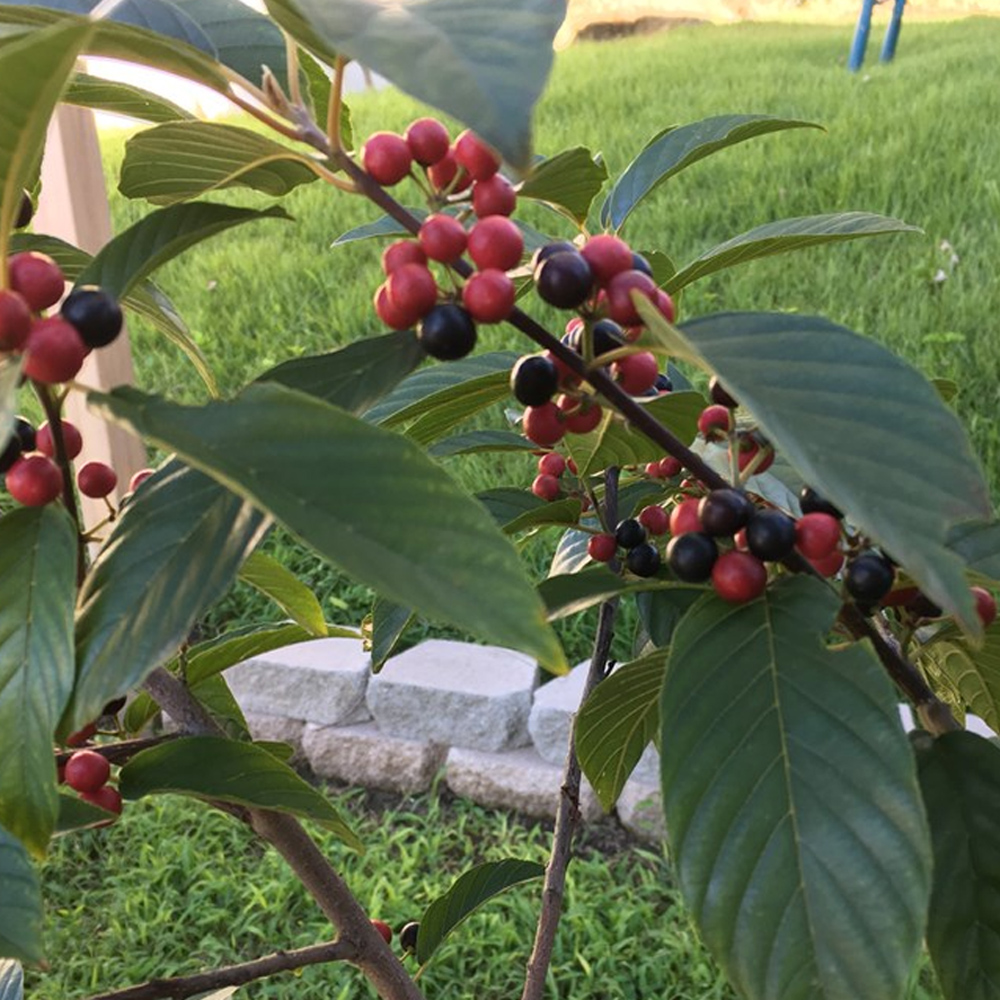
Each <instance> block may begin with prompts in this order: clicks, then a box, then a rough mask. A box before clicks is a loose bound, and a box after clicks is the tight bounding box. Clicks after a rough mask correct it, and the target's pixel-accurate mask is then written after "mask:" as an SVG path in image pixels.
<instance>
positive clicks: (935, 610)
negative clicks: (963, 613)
mask: <svg viewBox="0 0 1000 1000" xmlns="http://www.w3.org/2000/svg"><path fill="white" fill-rule="evenodd" d="M906 610H907V611H909V612H910V614H911V615H913V617H914V618H940V617H941V615H943V614H944V610H943V609H942V607H941V605H940V604H935V603H934V602H933V601H932V600H931V599H930V598H929V597H928V596H927V595H926V594H917V596H916V597H914V598H913V600H912V601H910V602H909V603H908V604H907V605H906Z"/></svg>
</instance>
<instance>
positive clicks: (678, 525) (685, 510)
mask: <svg viewBox="0 0 1000 1000" xmlns="http://www.w3.org/2000/svg"><path fill="white" fill-rule="evenodd" d="M700 503H701V500H700V498H699V497H687V498H686V499H684V500H682V501H681V502H680V503H679V504H678V505H677V506H676V507H675V508H674V509H673V510H672V511H671V512H670V534H671V535H674V536H675V537H676V536H677V535H686V534H687V533H688V532H689V531H701V518H700V517H698V504H700Z"/></svg>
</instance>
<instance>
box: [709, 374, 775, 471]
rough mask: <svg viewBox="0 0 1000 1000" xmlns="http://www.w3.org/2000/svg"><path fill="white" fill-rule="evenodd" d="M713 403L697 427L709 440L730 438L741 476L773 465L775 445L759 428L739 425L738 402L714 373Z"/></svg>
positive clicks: (726, 439)
mask: <svg viewBox="0 0 1000 1000" xmlns="http://www.w3.org/2000/svg"><path fill="white" fill-rule="evenodd" d="M708 393H709V396H710V397H711V400H712V403H711V405H709V406H706V407H705V409H704V410H702V411H701V413H700V414H699V416H698V430H699V432H700V433H701V435H702V437H704V438H705V440H706V441H715V442H721V441H728V442H729V449H730V457H732V452H733V450H734V449H735V451H736V468H737V470H738V471H739V472H740V473H741V478H743V479H746V478H749V477H750V476H752V475H755V474H757V473H761V472H766V471H767V470H768V469H769V468H770V467H771V466H772V465H773V464H774V448H773V447H772V445H771V443H770V442H769V441H768V440H767V439H766V438H765V437H764V436H763V435H762V434H761V433H760V431H759V430H757V429H756V428H752V429H747V428H741V427H738V426H737V423H736V409H737V408H738V407H739V403H738V402H737V401H736V400H735V399H734V398H733V397H732V395H730V393H729V391H728V390H727V389H726V387H725V386H724V385H723V384H722V383H721V382H720V381H719V377H718V376H717V375H713V376H712V379H711V381H710V382H709V384H708Z"/></svg>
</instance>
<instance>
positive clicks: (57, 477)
mask: <svg viewBox="0 0 1000 1000" xmlns="http://www.w3.org/2000/svg"><path fill="white" fill-rule="evenodd" d="M57 437H58V438H59V439H60V440H61V441H62V449H63V453H64V454H65V456H66V459H67V461H70V462H72V461H73V460H74V459H75V458H77V457H78V456H79V454H80V452H81V451H82V450H83V436H82V435H81V434H80V431H79V430H78V429H77V427H76V425H74V424H72V423H70V421H68V420H60V421H59V426H58V428H56V429H53V428H52V427H51V426H50V425H49V424H48V423H44V424H42V425H41V426H40V427H39V428H38V429H37V430H35V428H34V427H32V425H31V423H30V422H29V421H28V420H26V419H25V418H24V417H15V419H14V432H13V434H12V435H11V438H10V441H8V442H7V446H6V448H5V449H4V451H3V453H2V454H0V473H5V474H6V475H5V478H4V483H5V485H6V487H7V492H8V493H10V495H11V496H12V497H13V498H14V499H15V500H16V501H17V502H18V503H21V504H24V506H25V507H44V506H45V505H46V504H49V503H52V502H53V501H54V500H56V499H58V498H59V496H60V495H61V494H62V491H63V475H62V471H61V469H60V468H59V466H58V465H57V464H56V461H55V458H56V451H57V442H56V438H57ZM152 473H153V470H152V469H143V470H141V471H140V472H137V473H136V474H135V475H134V476H133V477H132V479H131V481H130V482H129V493H131V492H133V491H134V490H135V489H136V488H138V486H139V484H140V483H142V482H143V481H144V480H145V479H146V478H147V477H148V476H151V475H152ZM76 485H77V489H78V490H79V491H80V492H81V493H82V494H83V495H84V496H88V497H94V498H95V499H101V498H105V497H109V496H110V495H111V494H112V493H113V492H114V490H115V487H116V486H117V485H118V476H117V474H116V473H115V470H114V469H112V468H111V466H110V465H106V464H105V463H104V462H87V463H85V464H84V465H81V466H80V468H79V469H77V471H76Z"/></svg>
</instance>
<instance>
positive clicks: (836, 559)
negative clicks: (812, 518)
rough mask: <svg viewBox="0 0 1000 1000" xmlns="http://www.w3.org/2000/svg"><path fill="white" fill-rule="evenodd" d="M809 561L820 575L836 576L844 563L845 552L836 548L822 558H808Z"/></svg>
mask: <svg viewBox="0 0 1000 1000" xmlns="http://www.w3.org/2000/svg"><path fill="white" fill-rule="evenodd" d="M807 516H808V515H807ZM807 559H808V557H807ZM808 562H809V565H810V566H812V568H813V569H814V570H816V572H817V573H819V575H820V576H835V575H836V574H837V573H839V572H840V567H841V566H843V565H844V553H843V552H840V551H839V550H836V549H835V550H834V551H833V552H831V553H830V554H829V555H826V556H823V557H822V558H820V559H808Z"/></svg>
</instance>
